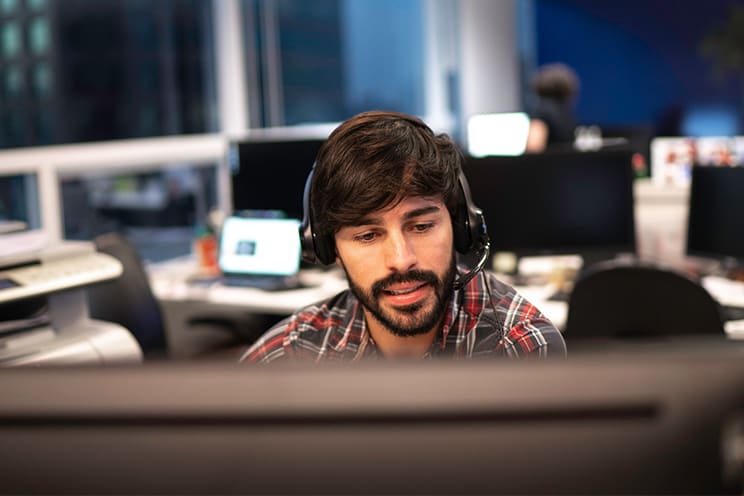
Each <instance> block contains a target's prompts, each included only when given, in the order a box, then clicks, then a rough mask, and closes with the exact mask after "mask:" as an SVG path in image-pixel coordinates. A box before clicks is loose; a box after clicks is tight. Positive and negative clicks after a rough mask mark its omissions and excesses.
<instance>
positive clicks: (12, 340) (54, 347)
mask: <svg viewBox="0 0 744 496" xmlns="http://www.w3.org/2000/svg"><path fill="white" fill-rule="evenodd" d="M0 267H2V269H0V307H2V308H3V311H2V312H0V315H3V318H4V319H7V318H8V316H9V315H10V316H11V317H10V318H11V319H12V320H13V322H12V323H8V322H5V324H6V325H5V326H3V327H4V329H5V332H4V333H3V335H2V336H0V365H3V366H11V365H30V364H33V365H38V364H71V363H122V362H131V361H139V360H140V359H141V356H142V352H141V350H140V348H139V346H138V344H137V342H136V341H135V340H134V338H133V337H132V335H131V334H130V332H129V331H128V330H126V329H124V328H123V327H121V326H119V325H117V324H113V323H110V322H104V321H99V320H95V319H91V318H90V317H89V313H88V305H87V302H86V300H85V290H84V288H85V287H86V286H88V285H91V284H95V283H98V282H101V281H105V280H108V279H112V278H114V277H118V276H119V275H120V274H121V270H122V268H121V264H120V263H119V262H118V261H117V260H116V259H114V258H112V257H110V256H108V255H105V254H102V253H97V252H95V251H94V250H93V248H92V246H91V245H90V244H89V243H72V242H65V243H60V244H58V245H54V246H47V247H45V248H42V249H40V250H38V251H35V252H34V251H29V252H26V253H23V254H21V253H16V254H14V255H8V256H5V257H3V258H2V259H0ZM26 311H27V312H28V315H24V312H26ZM27 317H28V318H27Z"/></svg>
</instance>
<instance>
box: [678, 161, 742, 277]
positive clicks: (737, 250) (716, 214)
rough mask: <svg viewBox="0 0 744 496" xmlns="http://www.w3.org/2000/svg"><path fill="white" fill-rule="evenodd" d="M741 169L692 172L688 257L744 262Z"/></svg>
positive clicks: (697, 170) (697, 167) (725, 168)
mask: <svg viewBox="0 0 744 496" xmlns="http://www.w3.org/2000/svg"><path fill="white" fill-rule="evenodd" d="M743 192H744V167H705V166H695V167H693V168H692V181H691V185H690V201H689V213H688V222H687V253H688V254H689V255H694V256H700V257H705V258H711V259H716V260H726V259H730V260H733V261H734V262H736V263H738V264H741V263H743V262H744V215H742V214H741V212H742V193H743Z"/></svg>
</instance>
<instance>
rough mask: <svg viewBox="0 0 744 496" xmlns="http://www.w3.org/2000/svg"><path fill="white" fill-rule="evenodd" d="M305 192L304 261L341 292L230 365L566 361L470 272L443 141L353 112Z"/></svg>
mask: <svg viewBox="0 0 744 496" xmlns="http://www.w3.org/2000/svg"><path fill="white" fill-rule="evenodd" d="M306 188H309V189H307V190H306V193H305V201H306V204H305V217H306V218H305V220H304V222H303V227H302V230H303V233H302V234H301V235H302V237H303V256H305V258H306V259H314V260H316V261H320V262H321V263H326V264H329V263H334V262H335V263H336V264H338V265H339V266H340V267H341V268H342V269H343V270H344V272H345V273H346V278H347V280H348V283H349V289H348V290H346V291H344V292H342V293H340V294H338V295H336V296H335V297H333V298H331V299H329V300H327V301H323V302H319V303H316V304H314V305H310V306H309V307H306V308H304V309H302V310H300V311H298V312H297V313H295V314H294V315H292V316H291V317H289V318H287V319H285V320H283V321H282V322H280V323H279V324H277V325H276V326H275V327H273V328H272V329H270V330H269V331H267V332H266V333H265V334H264V335H263V336H262V337H261V338H260V339H259V340H258V341H257V342H256V343H255V344H254V345H253V346H251V347H250V349H249V350H248V351H247V352H246V353H245V355H244V356H243V357H242V358H241V360H246V361H257V362H262V363H267V362H272V361H274V360H279V359H311V360H315V361H324V360H359V359H365V358H414V359H416V358H433V357H443V356H447V357H454V358H475V357H480V356H488V355H498V356H510V357H522V356H539V357H544V356H548V355H554V354H556V355H559V356H563V355H565V344H564V342H563V338H562V337H561V335H560V333H559V332H558V331H557V330H556V329H555V327H554V326H553V324H552V323H551V322H550V321H549V320H548V319H547V318H546V317H545V316H544V315H543V314H541V313H540V312H539V311H538V310H537V309H536V308H535V307H534V306H532V305H531V304H530V303H529V302H527V301H526V300H524V299H523V298H522V297H521V296H519V295H518V294H517V293H516V292H515V291H514V289H513V288H511V287H509V286H507V285H506V284H504V283H502V282H501V281H499V280H497V279H496V278H495V277H494V276H493V275H492V274H489V273H486V272H485V271H482V270H480V269H481V268H482V266H483V264H484V262H485V260H487V256H488V238H487V235H486V233H485V224H484V223H483V220H482V217H481V216H480V211H479V210H478V209H477V207H475V206H474V205H472V202H471V201H470V198H469V190H468V188H467V183H466V182H465V179H464V177H463V176H462V175H461V171H460V154H459V151H458V149H457V147H456V145H455V144H454V143H453V142H452V140H451V139H450V138H449V137H447V136H446V135H444V134H442V135H435V134H434V133H433V132H432V130H431V129H430V128H429V127H428V126H426V124H424V123H423V122H422V121H420V120H419V119H417V118H415V117H412V116H408V115H405V114H399V113H394V112H376V111H375V112H365V113H362V114H359V115H356V116H354V117H352V118H351V119H349V120H347V121H346V122H344V123H342V124H341V125H340V126H339V127H338V128H336V130H334V131H333V133H331V135H330V136H329V138H328V140H327V141H326V142H325V143H324V145H323V146H322V147H321V149H320V151H319V152H318V157H317V160H316V164H315V166H314V168H313V171H312V173H311V176H310V178H309V179H308V185H307V186H306ZM459 258H461V259H463V260H467V259H477V260H478V262H475V263H472V262H471V263H470V267H461V266H460V265H458V263H457V260H458V259H459ZM466 265H467V264H466Z"/></svg>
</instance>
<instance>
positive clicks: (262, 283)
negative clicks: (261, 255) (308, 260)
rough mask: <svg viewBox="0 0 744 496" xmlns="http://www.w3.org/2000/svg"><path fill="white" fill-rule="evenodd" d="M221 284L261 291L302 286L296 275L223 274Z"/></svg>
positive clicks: (283, 289) (282, 289)
mask: <svg viewBox="0 0 744 496" xmlns="http://www.w3.org/2000/svg"><path fill="white" fill-rule="evenodd" d="M222 284H224V285H225V286H232V287H240V288H256V289H261V290H263V291H285V290H289V289H297V288H300V287H302V284H301V283H300V281H299V279H298V278H297V277H279V276H261V275H240V276H235V275H231V276H225V277H223V278H222Z"/></svg>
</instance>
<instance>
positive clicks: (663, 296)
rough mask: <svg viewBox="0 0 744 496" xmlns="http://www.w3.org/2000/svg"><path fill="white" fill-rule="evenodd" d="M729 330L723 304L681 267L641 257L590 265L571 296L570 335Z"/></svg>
mask: <svg viewBox="0 0 744 496" xmlns="http://www.w3.org/2000/svg"><path fill="white" fill-rule="evenodd" d="M699 335H718V336H721V337H724V336H725V331H724V327H723V316H722V311H721V308H720V305H719V304H718V302H716V301H715V300H714V299H713V297H712V296H711V295H710V294H709V293H708V291H706V290H705V288H703V287H702V286H701V285H700V284H698V283H697V282H695V281H694V280H692V279H691V278H689V277H687V276H686V275H684V274H682V273H680V272H677V271H675V270H671V269H666V268H663V267H660V266H655V265H650V264H643V263H639V262H622V261H615V260H610V261H605V262H600V263H597V264H594V265H592V266H589V267H587V269H586V270H585V271H584V272H582V273H580V274H579V275H578V277H577V278H576V281H575V283H574V287H573V290H572V292H571V294H570V296H569V306H568V316H567V320H566V330H565V338H566V340H567V341H571V340H578V339H587V338H588V339H629V338H659V337H663V336H688V337H696V336H699Z"/></svg>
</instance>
